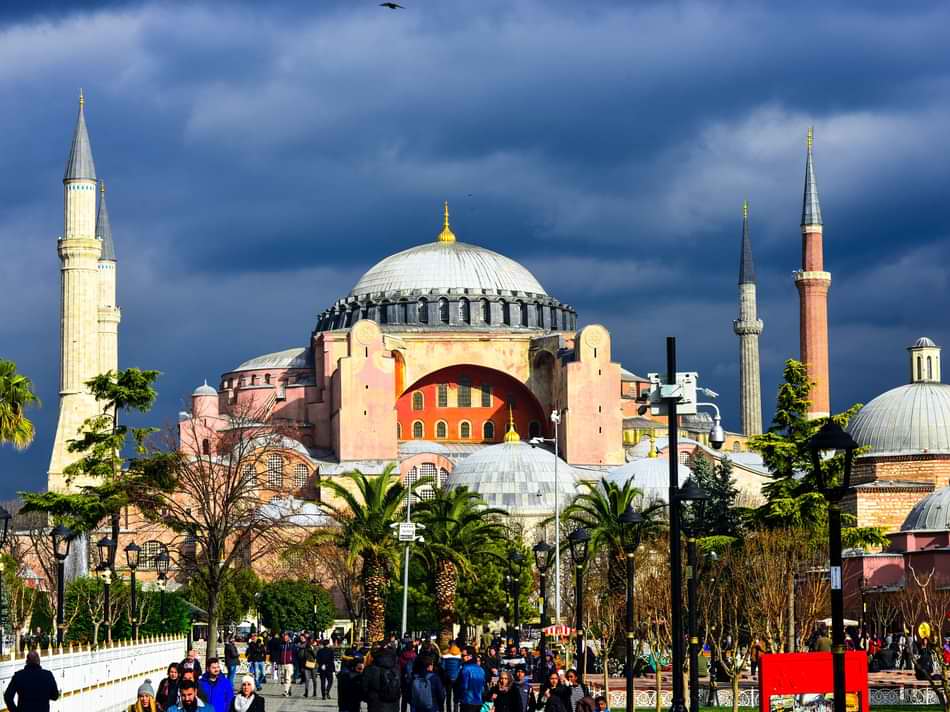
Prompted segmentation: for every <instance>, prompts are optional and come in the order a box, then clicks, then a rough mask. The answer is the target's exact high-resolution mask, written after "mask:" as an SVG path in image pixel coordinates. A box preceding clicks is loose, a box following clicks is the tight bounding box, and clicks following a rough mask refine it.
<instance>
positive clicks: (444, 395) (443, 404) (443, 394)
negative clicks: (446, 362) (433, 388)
mask: <svg viewBox="0 0 950 712" xmlns="http://www.w3.org/2000/svg"><path fill="white" fill-rule="evenodd" d="M437 391H438V399H437V401H436V406H437V407H439V408H448V407H449V387H448V385H447V384H445V383H440V384H439V387H438V389H437Z"/></svg>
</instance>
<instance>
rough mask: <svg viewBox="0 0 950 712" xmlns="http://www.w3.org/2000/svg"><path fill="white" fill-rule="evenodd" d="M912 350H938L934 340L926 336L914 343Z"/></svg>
mask: <svg viewBox="0 0 950 712" xmlns="http://www.w3.org/2000/svg"><path fill="white" fill-rule="evenodd" d="M911 348H912V349H922V348H932V349H933V348H937V344H935V343H934V342H933V339H930V338H928V337H926V336H921V337H920V338H919V339H917V341H915V342H914V345H913V346H911Z"/></svg>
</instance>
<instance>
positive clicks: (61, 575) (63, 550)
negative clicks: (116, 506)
mask: <svg viewBox="0 0 950 712" xmlns="http://www.w3.org/2000/svg"><path fill="white" fill-rule="evenodd" d="M51 536H52V537H53V556H55V557H56V646H57V647H60V648H61V647H62V646H63V627H64V626H65V625H66V618H65V614H64V611H65V609H64V608H63V604H64V601H63V598H64V597H65V595H66V558H67V557H68V556H69V545H70V543H71V542H72V540H73V536H74V534H73V530H72V529H70V528H69V527H67V526H64V525H62V524H57V525H56V526H55V527H54V528H53V531H52V532H51Z"/></svg>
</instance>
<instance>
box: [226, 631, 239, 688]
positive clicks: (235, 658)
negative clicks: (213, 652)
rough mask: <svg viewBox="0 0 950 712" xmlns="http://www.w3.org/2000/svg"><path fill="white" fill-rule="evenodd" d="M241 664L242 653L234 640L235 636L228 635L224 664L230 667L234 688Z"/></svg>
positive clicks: (230, 676) (229, 677)
mask: <svg viewBox="0 0 950 712" xmlns="http://www.w3.org/2000/svg"><path fill="white" fill-rule="evenodd" d="M240 664H241V654H240V653H239V652H238V649H237V645H236V644H235V642H234V636H233V635H231V636H228V642H227V643H225V644H224V666H225V667H226V668H227V669H228V681H229V682H230V683H231V688H232V689H233V688H234V681H235V680H236V679H237V672H238V666H239V665H240Z"/></svg>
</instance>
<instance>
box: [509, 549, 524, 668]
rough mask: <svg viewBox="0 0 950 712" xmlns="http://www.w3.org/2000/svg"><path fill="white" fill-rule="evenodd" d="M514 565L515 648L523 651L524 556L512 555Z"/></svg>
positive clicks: (519, 553)
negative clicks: (522, 592)
mask: <svg viewBox="0 0 950 712" xmlns="http://www.w3.org/2000/svg"><path fill="white" fill-rule="evenodd" d="M511 563H513V564H514V570H513V572H512V579H511V582H512V588H513V592H512V593H513V595H514V597H515V635H514V640H515V648H516V649H518V650H521V566H522V565H523V564H524V554H522V553H521V552H520V551H516V552H514V553H513V554H512V555H511Z"/></svg>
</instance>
